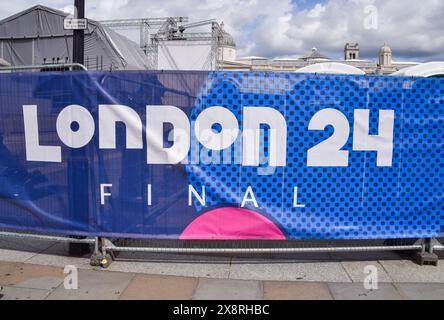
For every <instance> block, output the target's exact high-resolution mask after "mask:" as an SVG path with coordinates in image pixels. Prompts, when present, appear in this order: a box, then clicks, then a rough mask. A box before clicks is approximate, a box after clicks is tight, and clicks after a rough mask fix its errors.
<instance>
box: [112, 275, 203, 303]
mask: <svg viewBox="0 0 444 320" xmlns="http://www.w3.org/2000/svg"><path fill="white" fill-rule="evenodd" d="M197 282H198V279H197V278H183V277H171V276H152V275H140V274H139V275H136V276H135V277H134V278H133V280H132V281H131V283H130V284H129V286H128V287H127V288H126V289H125V291H124V292H123V293H122V295H121V296H120V298H119V299H120V300H190V299H191V298H192V297H193V293H194V289H195V288H196V285H197Z"/></svg>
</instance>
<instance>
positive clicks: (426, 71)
mask: <svg viewBox="0 0 444 320" xmlns="http://www.w3.org/2000/svg"><path fill="white" fill-rule="evenodd" d="M392 76H405V77H436V76H444V61H434V62H427V63H422V64H420V65H417V66H413V67H408V68H404V69H401V70H399V71H397V72H395V73H393V74H392Z"/></svg>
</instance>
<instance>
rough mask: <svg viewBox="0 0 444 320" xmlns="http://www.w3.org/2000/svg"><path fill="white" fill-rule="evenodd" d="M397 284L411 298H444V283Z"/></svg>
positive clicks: (399, 289)
mask: <svg viewBox="0 0 444 320" xmlns="http://www.w3.org/2000/svg"><path fill="white" fill-rule="evenodd" d="M395 286H396V287H397V288H398V291H399V292H400V293H401V295H402V296H403V297H404V298H406V299H409V300H444V284H442V283H398V284H396V285H395Z"/></svg>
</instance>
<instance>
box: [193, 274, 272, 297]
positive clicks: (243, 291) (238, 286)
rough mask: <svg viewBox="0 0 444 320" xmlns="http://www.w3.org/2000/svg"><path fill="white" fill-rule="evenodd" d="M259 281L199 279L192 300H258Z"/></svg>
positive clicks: (259, 295) (260, 285)
mask: <svg viewBox="0 0 444 320" xmlns="http://www.w3.org/2000/svg"><path fill="white" fill-rule="evenodd" d="M262 296H263V290H262V283H261V282H260V281H239V280H216V279H199V283H198V285H197V288H196V291H195V293H194V297H193V299H194V300H260V299H262Z"/></svg>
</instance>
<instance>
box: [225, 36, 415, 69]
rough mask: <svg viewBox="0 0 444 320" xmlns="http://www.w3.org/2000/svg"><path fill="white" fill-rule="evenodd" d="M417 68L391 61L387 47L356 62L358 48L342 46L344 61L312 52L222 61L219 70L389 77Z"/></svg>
mask: <svg viewBox="0 0 444 320" xmlns="http://www.w3.org/2000/svg"><path fill="white" fill-rule="evenodd" d="M419 65H421V63H420V62H401V61H396V60H394V59H393V52H392V50H391V48H390V47H389V46H388V45H387V44H384V45H383V46H382V47H381V49H380V50H379V53H378V59H377V60H374V61H373V60H364V59H360V49H359V44H358V43H355V42H350V43H347V44H346V45H345V46H344V60H341V59H332V58H329V57H328V56H326V55H325V54H323V53H322V52H320V50H319V49H317V48H312V49H311V51H310V52H309V53H307V54H306V55H304V56H302V57H300V58H284V59H268V58H266V57H257V56H251V57H243V58H237V59H235V60H230V61H226V60H225V59H224V63H223V70H227V71H228V70H231V71H269V72H313V73H344V74H366V75H390V74H393V73H395V72H398V71H400V70H403V69H405V68H412V67H415V66H419Z"/></svg>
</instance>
